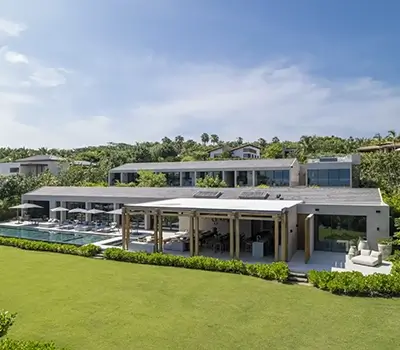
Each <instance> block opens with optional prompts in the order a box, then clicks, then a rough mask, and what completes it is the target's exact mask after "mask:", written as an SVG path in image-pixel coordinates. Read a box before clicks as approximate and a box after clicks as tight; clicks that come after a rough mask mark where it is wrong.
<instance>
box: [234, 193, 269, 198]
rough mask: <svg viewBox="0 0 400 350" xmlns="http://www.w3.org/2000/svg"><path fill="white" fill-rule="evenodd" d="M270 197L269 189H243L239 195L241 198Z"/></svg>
mask: <svg viewBox="0 0 400 350" xmlns="http://www.w3.org/2000/svg"><path fill="white" fill-rule="evenodd" d="M268 197H269V193H268V192H267V191H243V192H241V193H240V195H239V199H267V198H268Z"/></svg>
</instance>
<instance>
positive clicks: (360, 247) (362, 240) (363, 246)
mask: <svg viewBox="0 0 400 350" xmlns="http://www.w3.org/2000/svg"><path fill="white" fill-rule="evenodd" d="M357 248H358V251H359V252H361V251H362V250H364V249H367V250H368V249H369V244H368V241H367V238H366V237H362V238H361V237H360V240H359V241H358V246H357Z"/></svg>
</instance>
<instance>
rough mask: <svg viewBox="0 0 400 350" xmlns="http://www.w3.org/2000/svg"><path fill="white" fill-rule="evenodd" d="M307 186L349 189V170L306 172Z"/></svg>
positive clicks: (315, 170)
mask: <svg viewBox="0 0 400 350" xmlns="http://www.w3.org/2000/svg"><path fill="white" fill-rule="evenodd" d="M307 177H308V185H309V186H321V187H323V186H332V187H340V186H342V187H350V185H351V179H350V169H310V170H307Z"/></svg>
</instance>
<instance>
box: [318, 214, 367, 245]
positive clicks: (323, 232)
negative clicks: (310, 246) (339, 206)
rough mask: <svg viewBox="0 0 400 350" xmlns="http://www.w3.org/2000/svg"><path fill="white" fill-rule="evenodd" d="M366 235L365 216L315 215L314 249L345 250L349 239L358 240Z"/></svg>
mask: <svg viewBox="0 0 400 350" xmlns="http://www.w3.org/2000/svg"><path fill="white" fill-rule="evenodd" d="M366 235H367V217H366V216H349V215H316V216H315V232H314V239H315V245H314V249H315V250H324V251H333V252H346V251H347V248H348V245H349V242H350V241H351V240H358V239H359V238H360V237H361V238H362V237H365V236H366Z"/></svg>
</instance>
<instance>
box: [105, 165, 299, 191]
mask: <svg viewBox="0 0 400 350" xmlns="http://www.w3.org/2000/svg"><path fill="white" fill-rule="evenodd" d="M140 170H149V171H153V172H155V173H164V174H165V176H166V178H167V183H168V186H171V187H190V186H196V181H197V179H200V178H204V177H205V176H206V175H210V176H212V177H216V176H218V177H219V178H220V179H222V180H224V181H225V182H226V183H227V185H228V187H237V186H240V187H246V186H249V187H251V186H258V185H268V186H297V185H299V174H300V165H299V162H298V161H297V159H249V160H222V161H199V162H163V163H131V164H124V165H121V166H119V167H117V168H114V169H111V170H110V172H109V184H110V185H113V184H115V183H116V182H117V181H118V182H122V183H130V182H135V181H136V180H137V178H138V172H139V171H140Z"/></svg>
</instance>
